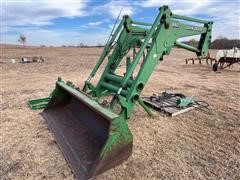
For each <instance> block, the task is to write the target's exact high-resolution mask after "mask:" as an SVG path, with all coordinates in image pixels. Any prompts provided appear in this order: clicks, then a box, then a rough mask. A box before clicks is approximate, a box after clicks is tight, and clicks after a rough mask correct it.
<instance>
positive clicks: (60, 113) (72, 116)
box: [42, 98, 109, 179]
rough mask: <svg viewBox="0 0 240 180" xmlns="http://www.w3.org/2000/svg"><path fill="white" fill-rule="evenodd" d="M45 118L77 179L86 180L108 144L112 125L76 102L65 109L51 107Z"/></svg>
mask: <svg viewBox="0 0 240 180" xmlns="http://www.w3.org/2000/svg"><path fill="white" fill-rule="evenodd" d="M51 104H54V102H51ZM42 116H43V117H44V118H45V119H46V121H47V124H48V127H49V128H50V130H51V131H52V132H53V134H54V137H55V139H56V141H57V144H58V145H59V147H60V149H61V150H62V152H63V154H64V156H65V158H66V160H67V161H68V163H69V165H70V166H71V168H72V169H73V171H74V173H75V175H76V177H77V179H87V178H88V176H89V171H90V170H91V169H92V168H93V166H94V161H95V160H96V159H97V157H98V154H99V153H100V151H101V149H102V147H103V145H104V143H105V141H106V140H107V137H108V129H109V122H108V121H106V119H105V118H103V117H102V116H100V115H99V114H97V113H94V112H93V111H92V109H89V108H88V107H87V106H85V105H84V104H83V103H81V102H79V101H78V100H77V99H75V98H72V100H71V101H70V102H69V103H68V104H67V105H65V106H62V107H57V106H56V107H55V106H54V105H52V106H50V108H47V109H46V110H44V111H43V113H42Z"/></svg>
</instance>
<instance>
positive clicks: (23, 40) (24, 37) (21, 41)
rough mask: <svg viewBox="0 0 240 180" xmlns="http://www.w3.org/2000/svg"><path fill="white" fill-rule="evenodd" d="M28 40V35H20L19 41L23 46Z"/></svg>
mask: <svg viewBox="0 0 240 180" xmlns="http://www.w3.org/2000/svg"><path fill="white" fill-rule="evenodd" d="M26 40H27V38H26V36H24V35H23V34H20V35H19V39H18V42H19V43H21V44H22V46H23V47H24V46H25V43H26Z"/></svg>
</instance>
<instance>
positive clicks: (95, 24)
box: [88, 21, 103, 26]
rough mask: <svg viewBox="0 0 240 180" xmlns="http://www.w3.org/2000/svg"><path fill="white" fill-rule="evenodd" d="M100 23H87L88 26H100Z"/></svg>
mask: <svg viewBox="0 0 240 180" xmlns="http://www.w3.org/2000/svg"><path fill="white" fill-rule="evenodd" d="M102 23H103V22H102V21H96V22H90V23H88V25H89V26H99V25H100V24H102Z"/></svg>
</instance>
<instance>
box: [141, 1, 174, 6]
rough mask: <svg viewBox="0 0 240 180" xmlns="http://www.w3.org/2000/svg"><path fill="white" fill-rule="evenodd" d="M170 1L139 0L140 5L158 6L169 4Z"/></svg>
mask: <svg viewBox="0 0 240 180" xmlns="http://www.w3.org/2000/svg"><path fill="white" fill-rule="evenodd" d="M172 3H173V0H145V1H141V2H140V6H142V7H160V6H162V5H171V4H172ZM136 4H137V3H136Z"/></svg>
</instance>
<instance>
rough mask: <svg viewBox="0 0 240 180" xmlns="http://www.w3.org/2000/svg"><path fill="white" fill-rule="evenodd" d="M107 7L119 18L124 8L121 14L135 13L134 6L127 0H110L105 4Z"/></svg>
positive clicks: (130, 14)
mask: <svg viewBox="0 0 240 180" xmlns="http://www.w3.org/2000/svg"><path fill="white" fill-rule="evenodd" d="M105 8H106V9H107V11H108V12H109V14H110V15H112V16H113V17H114V18H117V17H118V15H119V13H120V11H121V10H122V13H121V15H125V14H127V15H129V16H132V15H133V14H134V8H133V6H131V5H130V3H128V2H127V1H110V2H109V3H108V4H106V5H105Z"/></svg>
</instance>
